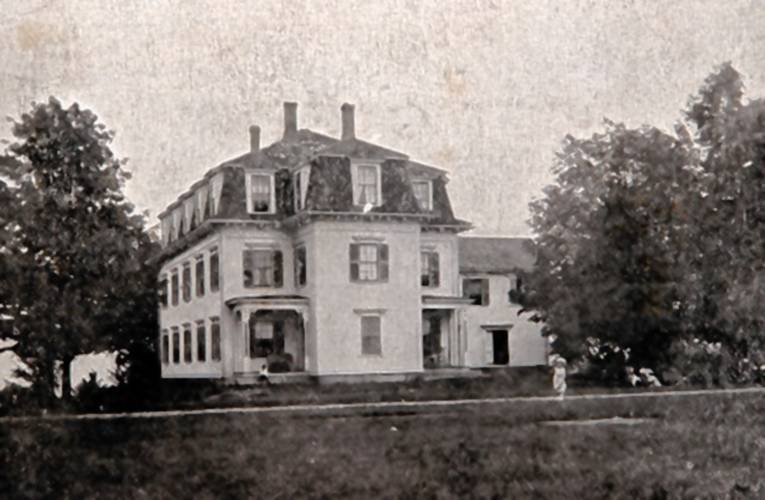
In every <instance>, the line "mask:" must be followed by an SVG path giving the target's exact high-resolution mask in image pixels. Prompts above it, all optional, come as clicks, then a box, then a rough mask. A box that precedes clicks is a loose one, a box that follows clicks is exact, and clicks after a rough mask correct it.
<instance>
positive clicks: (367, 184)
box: [354, 165, 379, 206]
mask: <svg viewBox="0 0 765 500" xmlns="http://www.w3.org/2000/svg"><path fill="white" fill-rule="evenodd" d="M377 173H378V166H377V165H359V166H357V167H356V186H355V189H354V193H355V198H356V199H355V202H356V205H366V204H367V203H370V204H372V205H374V206H377V205H379V199H378V196H377V194H378V187H379V185H378V177H377Z"/></svg>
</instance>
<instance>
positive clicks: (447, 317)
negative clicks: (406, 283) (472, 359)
mask: <svg viewBox="0 0 765 500" xmlns="http://www.w3.org/2000/svg"><path fill="white" fill-rule="evenodd" d="M422 302H423V304H422V365H423V368H425V369H426V370H438V369H444V368H459V367H463V366H465V342H466V339H465V335H464V328H462V325H461V322H462V314H461V308H462V306H464V305H465V303H466V300H465V299H463V298H462V297H438V296H424V297H423V301H422Z"/></svg>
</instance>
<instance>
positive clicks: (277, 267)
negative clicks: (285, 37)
mask: <svg viewBox="0 0 765 500" xmlns="http://www.w3.org/2000/svg"><path fill="white" fill-rule="evenodd" d="M242 271H243V279H244V287H245V288H256V287H280V286H282V252H281V251H280V250H245V251H244V252H243V253H242Z"/></svg>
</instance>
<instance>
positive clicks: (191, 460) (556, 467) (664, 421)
mask: <svg viewBox="0 0 765 500" xmlns="http://www.w3.org/2000/svg"><path fill="white" fill-rule="evenodd" d="M614 416H619V417H624V418H630V417H638V418H646V419H649V420H648V421H647V422H644V423H636V424H633V425H625V424H624V423H619V424H615V423H606V424H597V425H596V424H589V425H588V424H587V423H586V422H581V424H582V425H550V424H549V423H548V421H550V420H556V421H561V420H563V421H569V422H570V421H574V420H581V419H597V418H609V417H614ZM762 471H765V397H763V396H762V395H760V394H739V395H736V396H727V395H724V396H721V395H714V396H713V395H705V396H697V397H678V398H646V399H620V400H591V401H564V402H560V403H558V402H535V403H517V404H514V405H486V406H470V407H459V408H440V409H437V410H429V411H425V412H418V413H413V412H412V413H403V414H402V413H400V412H399V413H395V414H392V413H388V414H386V413H381V412H377V413H366V414H360V415H359V414H356V415H351V414H336V415H330V416H327V415H310V414H309V415H291V416H287V415H279V416H276V415H260V416H258V415H228V416H205V417H180V418H172V419H153V420H117V421H77V422H35V423H28V422H27V423H21V422H17V423H0V497H2V498H16V497H35V498H37V497H55V498H67V497H68V498H185V497H188V496H189V495H191V494H193V495H194V497H195V498H285V499H287V498H471V497H472V498H677V497H680V498H692V497H703V498H724V497H726V496H728V497H731V498H763V497H765V476H764V475H763V473H762Z"/></svg>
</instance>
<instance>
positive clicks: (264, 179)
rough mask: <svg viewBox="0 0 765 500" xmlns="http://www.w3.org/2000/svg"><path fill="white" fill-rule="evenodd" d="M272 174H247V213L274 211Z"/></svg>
mask: <svg viewBox="0 0 765 500" xmlns="http://www.w3.org/2000/svg"><path fill="white" fill-rule="evenodd" d="M274 193H275V190H274V176H273V175H271V174H249V175H248V176H247V211H248V212H249V213H266V214H269V213H274V208H275V206H276V200H275V199H274Z"/></svg>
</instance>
